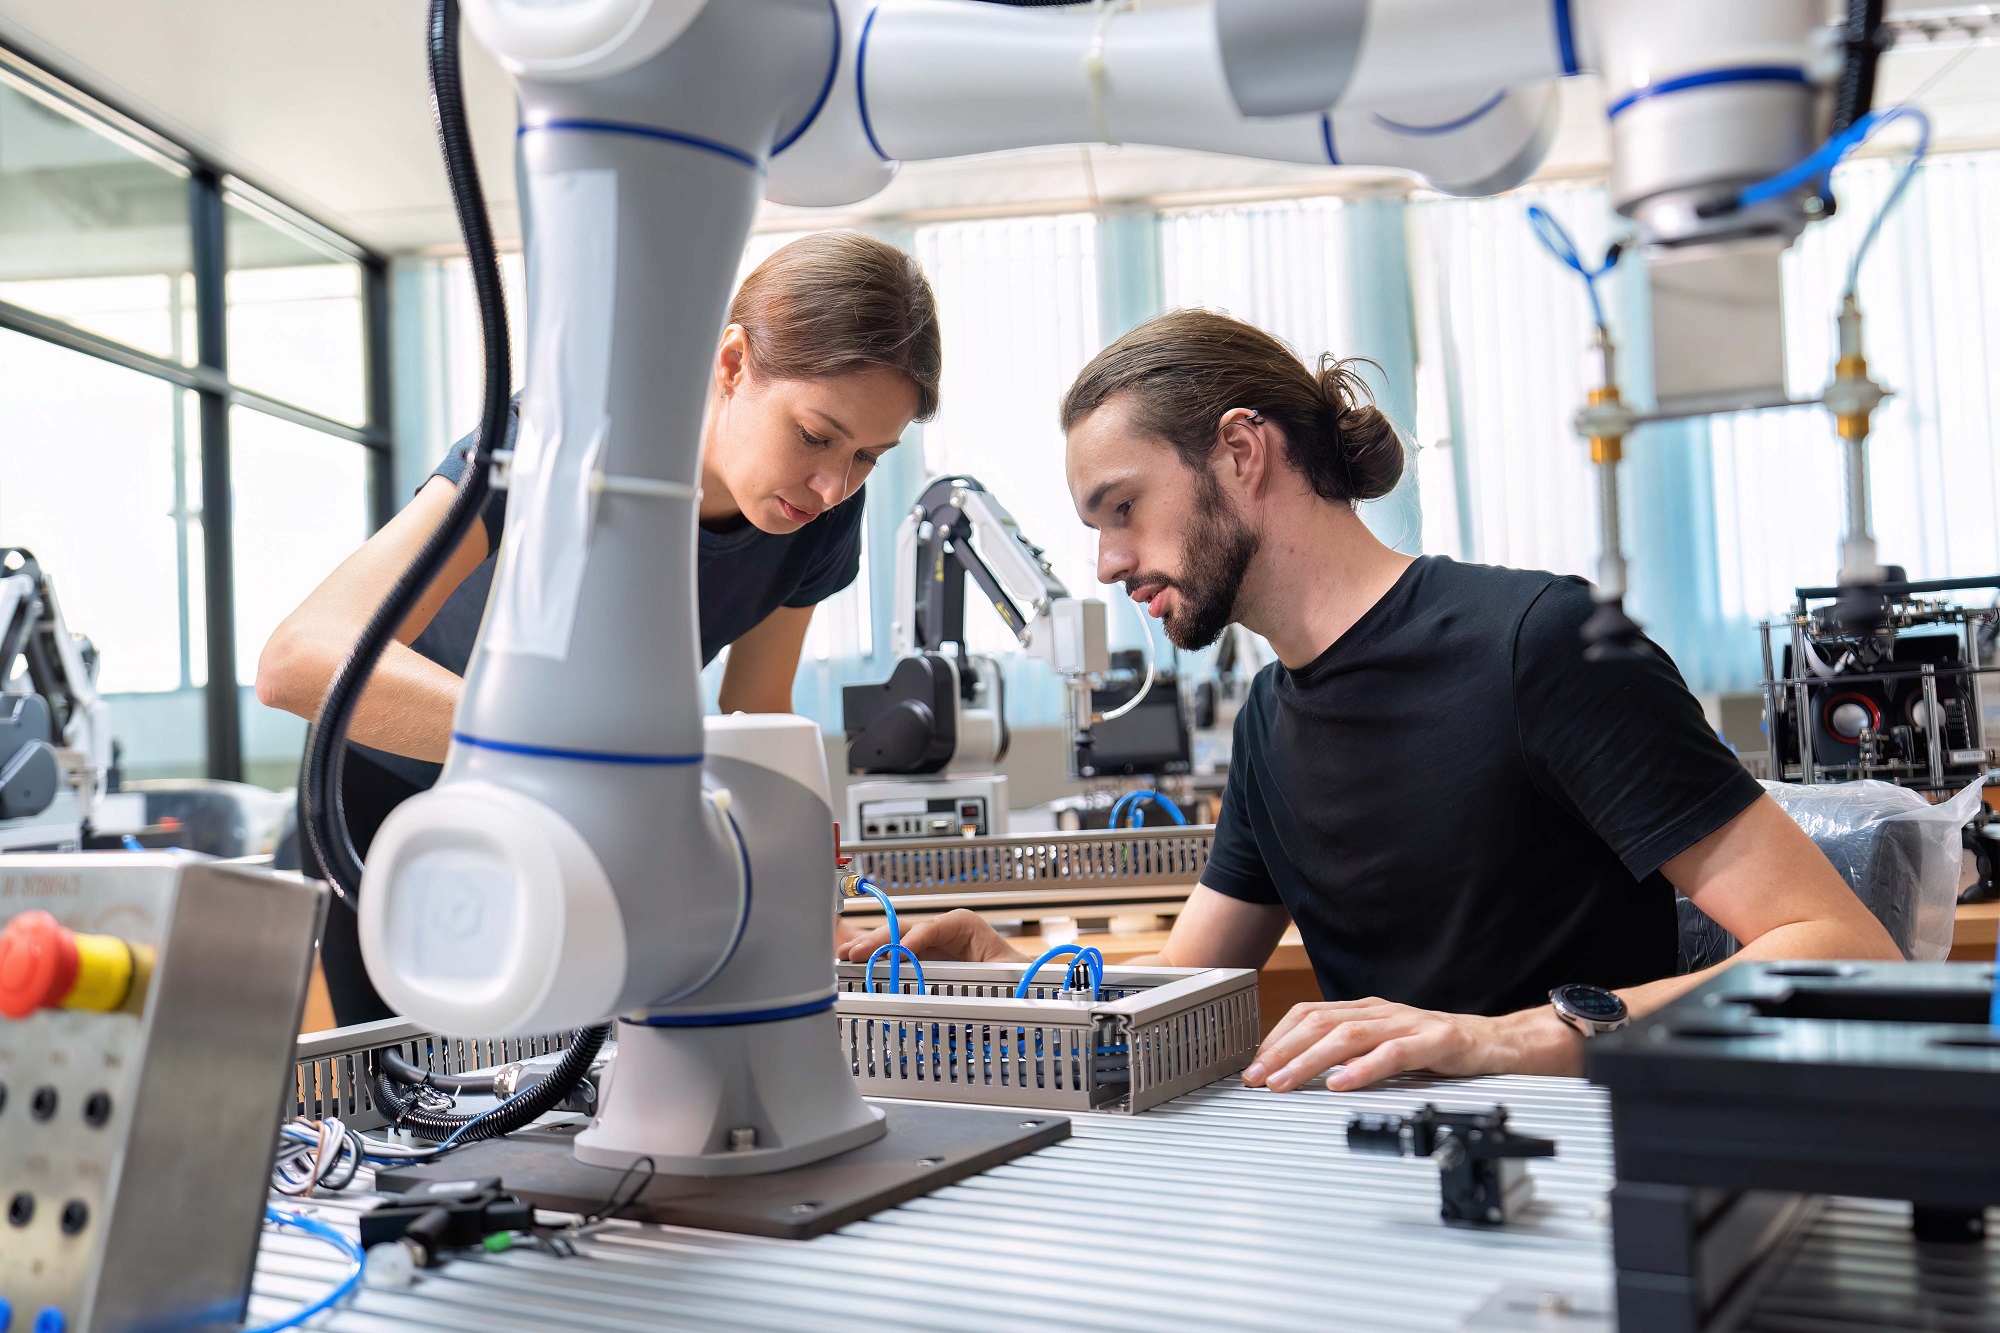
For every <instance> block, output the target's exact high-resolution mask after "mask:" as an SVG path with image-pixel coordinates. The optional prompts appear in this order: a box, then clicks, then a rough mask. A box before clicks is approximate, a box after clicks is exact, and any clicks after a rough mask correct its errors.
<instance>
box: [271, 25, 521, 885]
mask: <svg viewBox="0 0 2000 1333" xmlns="http://www.w3.org/2000/svg"><path fill="white" fill-rule="evenodd" d="M427 37H428V46H429V50H430V70H431V109H432V113H433V114H434V116H435V117H436V120H437V130H438V141H439V143H440V144H441V145H442V146H443V148H444V163H445V175H446V177H447V178H448V179H449V180H450V182H451V198H452V203H453V204H454V205H455V206H456V208H457V211H458V223H459V229H460V230H461V231H462V232H464V234H465V252H466V258H467V259H468V260H469V261H470V264H471V270H472V286H473V291H474V293H475V295H476V296H477V297H478V301H479V331H480V337H481V340H482V343H483V345H484V348H485V374H486V384H485V393H484V395H483V398H482V403H481V407H480V416H479V433H478V435H477V436H475V437H474V438H475V442H474V445H473V453H472V457H471V459H470V460H469V461H468V463H467V465H466V468H465V475H464V477H463V478H462V479H461V480H460V481H459V486H458V494H457V495H456V496H454V497H453V499H452V502H451V508H450V509H448V510H447V511H446V512H445V516H444V520H443V521H442V522H440V523H439V524H438V526H437V529H436V531H434V532H432V533H431V535H430V536H429V537H428V538H426V539H425V541H424V545H423V549H421V550H420V551H418V552H417V557H416V559H414V560H412V561H411V562H410V565H409V568H407V569H405V570H404V571H403V572H402V574H401V575H400V576H398V578H397V579H396V582H395V585H394V586H393V587H392V588H390V590H389V595H388V597H386V598H385V599H383V602H382V605H381V606H379V607H377V608H376V610H375V614H374V615H373V616H371V617H369V620H368V624H367V626H366V627H365V628H364V629H363V630H362V631H361V637H360V638H359V639H357V640H355V644H354V647H353V649H352V650H351V651H350V652H349V653H348V654H347V658H346V660H345V661H343V662H342V663H341V664H340V668H339V670H337V671H335V672H334V673H333V680H332V682H331V683H330V684H329V685H328V686H327V691H326V698H325V700H324V701H322V702H321V704H320V710H319V718H318V720H317V721H316V722H315V723H314V724H313V733H312V743H311V746H310V748H309V749H308V751H307V755H306V770H305V783H306V814H307V818H306V833H307V836H308V837H310V838H311V839H312V846H313V852H314V854H315V855H317V856H318V857H319V864H320V867H321V869H322V871H323V872H324V873H325V875H326V878H327V882H328V884H330V885H331V886H332V887H333V891H334V895H335V896H336V897H338V898H339V899H340V901H341V902H343V903H345V904H346V905H347V906H348V907H349V908H350V909H352V908H353V907H354V906H355V905H356V903H357V902H358V900H359V894H360V892H361V855H360V853H359V852H357V851H356V850H355V848H354V842H353V839H352V838H351V837H350V836H349V833H348V827H347V811H346V809H345V807H344V804H343V801H342V796H341V769H342V766H343V763H344V761H345V758H346V753H347V728H348V724H349V723H350V722H351V721H352V720H353V717H354V707H355V705H356V703H358V702H359V701H360V698H361V691H362V690H363V688H365V687H366V685H367V683H368V676H369V674H370V673H371V672H372V671H374V669H375V663H376V662H377V661H378V660H379V659H380V658H381V656H382V650H383V649H385V648H387V647H388V646H389V641H390V640H391V639H392V638H394V637H395V633H396V631H397V630H398V629H400V628H401V627H402V624H403V622H404V621H405V620H407V619H409V615H410V612H411V611H412V610H413V609H415V607H416V605H417V601H418V599H419V598H421V597H422V596H423V595H424V591H425V590H426V589H428V588H429V587H430V585H431V584H432V583H433V582H434V581H435V580H436V579H437V576H438V573H439V571H440V570H442V569H443V568H444V565H445V562H446V561H447V560H448V559H449V558H450V557H451V553H452V552H453V551H455V550H457V549H458V546H459V544H460V543H461V542H462V541H464V540H465V535H466V533H468V532H470V531H471V530H472V525H473V524H474V523H476V522H478V521H479V511H480V510H481V508H483V507H484V505H485V503H486V495H487V489H488V475H487V474H488V471H489V469H490V467H491V463H492V457H493V451H494V449H495V448H496V447H497V446H498V442H499V441H501V440H504V439H505V438H506V428H507V391H508V386H509V384H510V382H511V380H512V374H513V372H512V357H511V354H510V352H509V348H508V341H507V305H506V295H505V292H504V291H503V289H502V287H501V285H500V265H499V260H498V259H497V257H496V255H495V252H494V246H493V228H492V224H491V222H490V221H489V220H488V218H487V216H486V197H485V194H484V193H483V191H482V190H481V189H480V185H479V170H478V168H477V166H475V165H474V163H473V158H472V136H471V133H470V131H469V130H468V129H467V126H466V118H465V96H464V91H463V89H462V88H461V86H460V82H459V60H458V4H457V0H432V3H431V8H430V21H429V24H428V33H427Z"/></svg>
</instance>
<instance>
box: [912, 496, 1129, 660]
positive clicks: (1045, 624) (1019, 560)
mask: <svg viewBox="0 0 2000 1333" xmlns="http://www.w3.org/2000/svg"><path fill="white" fill-rule="evenodd" d="M896 572H897V594H896V597H897V601H896V610H895V616H894V626H895V630H894V634H893V636H892V637H893V640H894V649H895V652H896V654H897V655H898V656H905V655H907V654H909V653H912V652H935V651H938V650H939V649H941V648H942V647H943V646H944V645H945V644H947V643H956V644H958V645H959V648H960V651H961V654H962V653H963V650H964V632H965V623H964V622H965V617H964V587H965V585H964V580H965V579H966V578H968V577H969V578H970V579H971V580H972V582H973V583H974V584H975V585H976V586H977V587H978V588H979V591H980V592H981V593H982V594H983V595H984V597H985V599H986V601H987V602H988V603H989V604H990V605H991V606H992V607H993V609H994V611H995V612H996V613H997V614H998V615H999V616H1000V619H1001V621H1002V622H1003V623H1004V624H1005V625H1006V626H1007V628H1008V629H1009V630H1010V631H1011V632H1012V633H1013V634H1014V636H1015V638H1017V639H1018V640H1019V641H1020V643H1021V646H1022V647H1023V648H1024V649H1026V650H1027V651H1028V652H1030V653H1031V654H1033V655H1034V656H1036V657H1039V658H1041V659H1042V660H1043V661H1045V662H1047V663H1048V664H1049V665H1050V666H1051V667H1052V668H1054V669H1055V670H1056V671H1057V672H1058V673H1060V674H1062V675H1068V676H1075V675H1090V674H1102V673H1103V672H1104V671H1106V670H1108V669H1109V662H1108V658H1107V657H1106V654H1105V652H1104V605H1103V603H1102V602H1099V601H1097V600H1096V599H1094V598H1078V597H1072V596H1071V595H1070V591H1069V589H1068V587H1067V586H1065V585H1064V583H1063V581H1062V580H1061V579H1060V578H1058V577H1057V576H1056V573H1055V570H1054V569H1053V568H1051V567H1050V565H1049V560H1048V555H1047V553H1046V552H1045V551H1044V550H1043V549H1042V548H1041V547H1039V546H1037V545H1035V543H1034V542H1032V541H1030V540H1029V539H1028V537H1027V534H1025V533H1023V532H1022V531H1021V525H1020V524H1019V523H1018V522H1016V521H1015V519H1014V516H1013V515H1012V514H1010V513H1008V512H1007V508H1006V506H1005V505H1003V504H1001V503H1000V501H999V500H998V499H997V498H996V497H995V496H994V495H993V493H992V492H991V491H989V490H987V489H986V488H985V487H984V486H983V485H981V484H980V483H979V482H978V481H977V480H975V479H973V478H971V477H966V476H946V477H939V478H936V479H934V480H933V481H931V482H929V483H928V484H927V485H926V486H925V487H924V489H923V492H922V494H921V496H920V497H919V499H918V500H917V503H916V504H915V505H914V506H912V507H911V510H910V512H909V514H908V515H907V516H906V517H905V518H904V519H903V523H902V526H901V528H900V529H899V530H898V532H897V538H896ZM1093 626H1094V632H1093Z"/></svg>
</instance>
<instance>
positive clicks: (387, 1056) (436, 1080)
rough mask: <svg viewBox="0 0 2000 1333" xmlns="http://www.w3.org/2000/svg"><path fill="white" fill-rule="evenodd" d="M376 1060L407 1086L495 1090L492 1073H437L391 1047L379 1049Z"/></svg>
mask: <svg viewBox="0 0 2000 1333" xmlns="http://www.w3.org/2000/svg"><path fill="white" fill-rule="evenodd" d="M375 1060H376V1063H377V1064H378V1065H380V1066H381V1069H382V1072H383V1073H385V1074H387V1075H388V1076H389V1077H390V1078H392V1079H394V1080H396V1082H398V1083H400V1084H402V1085H403V1086H404V1087H406V1088H436V1089H437V1090H438V1091H439V1092H449V1093H461V1092H468V1093H471V1094H473V1095H474V1096H478V1095H480V1094H485V1095H487V1096H491V1095H492V1094H493V1092H494V1091H495V1089H494V1086H493V1075H491V1074H436V1073H432V1072H431V1071H430V1070H428V1069H420V1068H418V1067H417V1066H416V1065H413V1064H411V1063H410V1062H409V1061H408V1060H405V1059H404V1058H403V1053H402V1052H401V1051H398V1050H394V1049H390V1050H385V1051H377V1052H376V1053H375Z"/></svg>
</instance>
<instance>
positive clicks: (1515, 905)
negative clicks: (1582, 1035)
mask: <svg viewBox="0 0 2000 1333" xmlns="http://www.w3.org/2000/svg"><path fill="white" fill-rule="evenodd" d="M1593 609H1594V608H1593V604H1592V602H1591V597H1590V588H1589V585H1587V584H1585V583H1584V582H1583V581H1582V580H1581V579H1575V578H1564V577H1559V576H1557V575H1554V574H1544V573H1536V572H1531V571H1527V570H1518V569H1499V568H1493V567H1490V566H1485V565H1465V564H1459V563H1458V562H1456V561H1453V560H1450V559H1446V558H1445V557H1442V556H1425V557H1423V558H1421V559H1419V560H1417V561H1416V562H1415V563H1414V564H1412V565H1411V566H1410V567H1409V569H1407V570H1406V571H1404V573H1403V576H1402V578H1401V579H1399V580H1398V581H1397V583H1396V585H1395V586H1394V587H1393V588H1391V589H1390V590H1389V591H1388V592H1387V593H1386V594H1384V596H1383V597H1382V599H1381V600H1380V601H1379V602H1377V603H1376V604H1375V605H1374V606H1373V607H1371V608H1370V609H1369V610H1368V611H1367V612H1366V613H1365V614H1364V615H1363V616H1362V617H1361V619H1360V620H1358V621H1356V622H1355V623H1354V625H1353V626H1352V627H1351V628H1350V629H1349V630H1348V631H1347V632H1346V633H1345V634H1343V635H1341V636H1340V637H1339V638H1338V639H1336V640H1335V641H1334V642H1333V644H1332V646H1330V647H1329V648H1327V650H1326V651H1325V652H1323V653H1321V654H1320V655H1319V657H1318V658H1316V659H1314V660H1313V661H1312V662H1310V663H1307V664H1306V665H1305V666H1303V667H1300V668H1298V669H1297V670H1290V669H1288V668H1286V667H1285V666H1284V665H1283V664H1281V663H1273V664H1272V665H1271V666H1269V667H1267V668H1265V669H1264V670H1263V671H1262V672H1260V673H1259V674H1258V676H1257V679H1256V680H1255V681H1254V682H1253V683H1252V685H1251V689H1250V693H1249V696H1248V698H1247V699H1246V700H1245V701H1244V706H1243V709H1242V711H1241V712H1240V713H1238V714H1237V717H1236V731H1235V742H1234V746H1233V748H1232V751H1231V758H1230V765H1229V781H1228V784H1227V786H1226V787H1225V789H1224V792H1223V800H1222V813H1221V815H1220V817H1219V818H1218V819H1217V821H1216V828H1215V842H1214V846H1213V849H1212V851H1211V852H1210V855H1209V861H1208V866H1207V869H1206V870H1205V871H1204V872H1203V874H1202V877H1201V878H1202V883H1204V884H1206V885H1207V886H1208V887H1209V888H1211V889H1214V890H1216V891H1217V892H1219V893H1224V894H1227V895H1228V896H1230V897H1232V898H1237V899H1241V900H1243V901H1245V902H1252V903H1263V904H1282V905H1283V906H1284V907H1285V908H1286V910H1287V911H1288V912H1289V913H1290V914H1291V917H1292V920H1293V921H1294V922H1295V923H1296V924H1297V925H1298V928H1299V936H1300V939H1301V940H1302V942H1303V943H1304V945H1305V949H1306V954H1307V956H1308V957H1309V958H1310V959H1311V960H1312V964H1313V971H1314V972H1315V973H1317V974H1318V979H1319V984H1320V990H1321V992H1322V993H1323V994H1324V995H1325V996H1326V997H1327V998H1328V999H1330V1000H1350V999H1361V998H1364V997H1368V996H1380V997H1382V998H1384V999H1388V1000H1394V1001H1399V1002H1401V1003H1404V1004H1413V1005H1417V1006H1420V1007H1423V1008H1427V1009H1442V1010H1446V1011H1449V1012H1453V1013H1475V1014H1494V1013H1507V1012H1510V1011H1512V1010H1516V1009H1524V1008H1528V1007H1530V1006H1533V1005H1538V1004H1544V1003H1546V1002H1547V998H1548V992H1549V991H1550V989H1551V988H1553V987H1555V986H1558V985H1561V984H1563V983H1564V982H1570V981H1587V982H1594V983H1596V984H1597V985H1600V986H1630V985H1634V984H1638V983H1641V982H1646V981H1653V980H1657V979H1658V978H1660V977H1666V976H1672V975H1673V974H1674V973H1675V972H1676V971H1677V970H1678V965H1679V943H1678V931H1677V924H1676V916H1675V909H1674V890H1673V886H1672V885H1671V884H1669V883H1668V881H1667V879H1666V877H1665V876H1664V875H1662V874H1661V873H1660V867H1661V866H1663V865H1665V864H1666V863H1667V862H1668V861H1670V860H1672V859H1673V858H1674V857H1676V856H1678V855H1680V854H1681V853H1682V852H1684V851H1686V850H1687V849H1688V848H1690V847H1692V846H1694V844H1695V843H1697V842H1700V841H1701V840H1702V839H1703V838H1705V837H1707V836H1708V835H1709V834H1711V833H1713V832H1715V830H1717V829H1718V828H1721V827H1722V826H1723V825H1724V824H1726V823H1728V822H1729V820H1731V819H1732V818H1734V817H1735V816H1736V815H1738V814H1740V813H1742V811H1743V810H1744V809H1745V808H1747V807H1748V806H1749V805H1750V804H1751V802H1753V801H1755V800H1757V799H1758V797H1760V796H1761V795H1763V789H1762V788H1760V787H1759V786H1758V785H1757V783H1756V781H1755V780H1754V779H1753V778H1751V776H1750V774H1749V773H1748V772H1747V771H1745V770H1744V768H1743V766H1742V765H1741V764H1740V763H1738V762H1737V760H1736V757H1735V756H1734V755H1732V754H1730V752H1729V750H1728V748H1727V747H1725V746H1724V745H1723V744H1722V742H1721V741H1720V740H1718V739H1717V738H1716V735H1715V732H1714V731H1713V730H1711V729H1710V728H1709V726H1708V723H1707V721H1706V719H1704V717H1703V716H1702V711H1701V706H1700V704H1698V703H1697V702H1696V701H1695V698H1694V696H1693V695H1691V694H1689V693H1688V689H1687V686H1686V685H1685V684H1684V683H1683V682H1682V680H1681V677H1680V673H1679V672H1678V671H1676V670H1675V669H1674V665H1673V663H1672V662H1671V661H1669V660H1668V658H1667V656H1666V654H1665V653H1657V655H1656V656H1654V657H1651V658H1649V659H1648V660H1645V661H1641V662H1586V661H1584V660H1583V642H1582V640H1581V638H1580V636H1579V633H1578V631H1579V630H1580V629H1581V628H1582V625H1583V622H1584V620H1585V619H1587V618H1588V617H1589V616H1590V614H1591V612H1592V610H1593Z"/></svg>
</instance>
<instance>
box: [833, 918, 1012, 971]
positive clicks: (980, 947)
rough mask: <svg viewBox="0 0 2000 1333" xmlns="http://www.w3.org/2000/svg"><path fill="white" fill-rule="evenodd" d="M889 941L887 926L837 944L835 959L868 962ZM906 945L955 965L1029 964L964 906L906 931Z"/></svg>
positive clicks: (920, 952)
mask: <svg viewBox="0 0 2000 1333" xmlns="http://www.w3.org/2000/svg"><path fill="white" fill-rule="evenodd" d="M888 942H889V927H888V925H887V924H886V923H885V924H883V925H880V926H877V927H876V928H875V929H873V930H871V931H867V932H865V933H863V934H861V935H857V936H855V937H854V938H853V939H851V940H847V941H845V942H844V943H841V944H837V945H835V946H834V950H833V956H834V957H835V958H838V959H840V960H841V961H843V962H848V963H865V962H867V961H868V955H870V954H872V953H874V952H875V951H876V950H877V949H879V948H881V947H882V946H883V945H885V944H887V943H888ZM903 945H904V947H905V948H907V949H909V950H910V952H912V953H914V954H915V955H916V956H917V957H919V958H935V959H944V960H946V961H949V962H954V963H1025V962H1027V961H1028V958H1027V955H1025V954H1023V953H1020V952H1019V951H1017V950H1016V949H1015V948H1014V947H1013V946H1012V945H1010V944H1008V943H1007V941H1006V940H1003V939H1001V938H1000V932H998V931H996V930H994V929H993V927H991V926H989V925H987V924H986V918H984V917H982V916H980V915H979V914H978V913H977V912H970V911H967V910H966V909H965V908H963V907H959V908H954V909H953V910H951V911H949V912H946V913H945V914H944V915H943V916H934V917H931V918H930V919H929V920H926V921H919V922H918V923H917V924H916V925H914V926H911V927H910V928H909V929H908V930H905V931H904V932H903Z"/></svg>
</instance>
